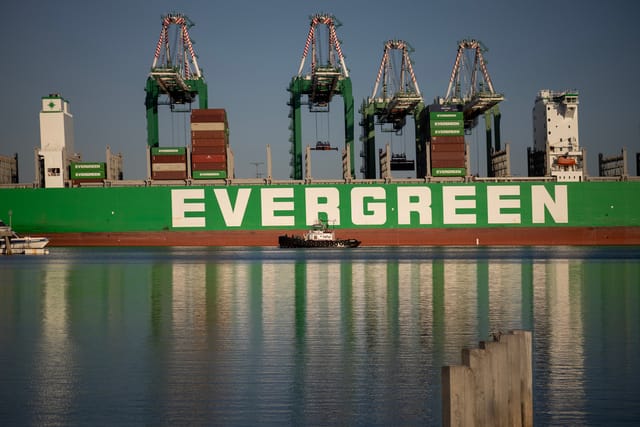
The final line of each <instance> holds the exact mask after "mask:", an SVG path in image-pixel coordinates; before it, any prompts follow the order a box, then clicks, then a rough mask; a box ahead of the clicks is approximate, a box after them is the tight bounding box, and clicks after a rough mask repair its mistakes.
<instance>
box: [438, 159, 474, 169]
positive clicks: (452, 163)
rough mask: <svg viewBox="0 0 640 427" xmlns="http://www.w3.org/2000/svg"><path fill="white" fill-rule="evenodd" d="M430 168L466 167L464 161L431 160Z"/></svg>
mask: <svg viewBox="0 0 640 427" xmlns="http://www.w3.org/2000/svg"><path fill="white" fill-rule="evenodd" d="M431 167H432V168H464V167H467V166H466V164H465V162H464V161H460V160H431Z"/></svg>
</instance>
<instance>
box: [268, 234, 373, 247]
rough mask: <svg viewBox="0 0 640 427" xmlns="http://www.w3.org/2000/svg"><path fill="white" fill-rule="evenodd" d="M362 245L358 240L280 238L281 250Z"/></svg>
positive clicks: (285, 236)
mask: <svg viewBox="0 0 640 427" xmlns="http://www.w3.org/2000/svg"><path fill="white" fill-rule="evenodd" d="M360 243H361V242H360V240H357V239H334V240H309V239H304V238H302V237H300V236H289V235H284V236H278V245H279V246H280V247H281V248H357V247H358V246H360Z"/></svg>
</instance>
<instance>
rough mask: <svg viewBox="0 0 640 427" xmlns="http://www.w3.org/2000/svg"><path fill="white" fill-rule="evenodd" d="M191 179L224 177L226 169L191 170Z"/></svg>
mask: <svg viewBox="0 0 640 427" xmlns="http://www.w3.org/2000/svg"><path fill="white" fill-rule="evenodd" d="M191 174H192V176H193V179H224V178H226V177H227V171H192V172H191Z"/></svg>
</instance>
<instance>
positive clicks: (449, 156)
mask: <svg viewBox="0 0 640 427" xmlns="http://www.w3.org/2000/svg"><path fill="white" fill-rule="evenodd" d="M464 158H465V156H464V153H461V152H454V153H451V152H446V151H436V152H434V151H431V160H462V161H464Z"/></svg>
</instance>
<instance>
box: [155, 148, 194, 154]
mask: <svg viewBox="0 0 640 427" xmlns="http://www.w3.org/2000/svg"><path fill="white" fill-rule="evenodd" d="M186 154H187V147H151V155H152V156H175V155H186Z"/></svg>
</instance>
